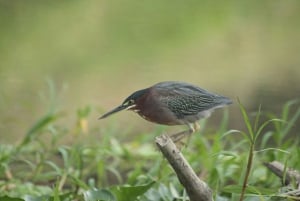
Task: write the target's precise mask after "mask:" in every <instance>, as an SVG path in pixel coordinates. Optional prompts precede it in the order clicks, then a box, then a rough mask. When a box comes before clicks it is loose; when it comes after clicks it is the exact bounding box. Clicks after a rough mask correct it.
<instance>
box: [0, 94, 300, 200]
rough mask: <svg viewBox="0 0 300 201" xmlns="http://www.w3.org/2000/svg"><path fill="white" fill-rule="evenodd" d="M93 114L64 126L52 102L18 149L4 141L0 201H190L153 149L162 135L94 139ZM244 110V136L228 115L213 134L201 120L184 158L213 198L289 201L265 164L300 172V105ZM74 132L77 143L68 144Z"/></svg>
mask: <svg viewBox="0 0 300 201" xmlns="http://www.w3.org/2000/svg"><path fill="white" fill-rule="evenodd" d="M51 94H52V95H53V93H51ZM51 99H53V98H51ZM239 104H240V103H239ZM292 108H293V110H292ZM295 108H296V109H295ZM91 110H92V109H91V107H86V108H82V109H79V110H78V113H77V120H76V122H77V123H76V124H75V126H71V127H66V126H64V125H62V124H61V123H60V121H61V120H63V119H64V118H67V116H66V115H62V113H61V111H56V110H55V107H54V105H53V104H52V105H51V107H50V110H49V111H48V112H47V113H46V114H45V115H44V116H43V117H41V118H40V119H39V120H37V121H36V123H35V124H34V125H33V126H32V127H31V128H30V129H29V131H28V132H27V134H26V135H25V136H24V138H23V139H22V140H20V142H19V143H18V144H1V145H0V200H4V201H15V200H16V201H17V200H20V201H21V200H25V201H42V200H53V201H59V200H66V201H68V200H85V201H96V200H103V201H115V200H118V201H128V200H132V201H133V200H138V201H148V200H149V201H159V200H162V201H172V200H182V201H183V200H187V199H188V198H187V195H186V193H185V191H184V189H183V188H182V186H181V185H180V184H179V182H178V181H177V178H176V176H175V175H174V173H173V171H172V170H171V168H170V167H169V165H168V164H167V162H166V161H165V160H164V159H163V158H162V156H161V154H160V153H159V152H158V151H157V150H156V149H155V147H154V143H153V139H154V136H155V135H159V133H160V132H161V131H157V133H153V134H147V135H144V134H143V135H135V136H134V137H132V139H130V140H127V141H121V140H119V138H118V136H119V135H122V131H121V130H120V131H117V132H116V131H114V130H111V131H100V132H101V138H100V139H96V138H95V135H93V134H94V133H95V132H99V129H97V128H89V127H88V122H87V117H88V116H89V114H90V112H91ZM240 111H241V118H243V119H244V122H245V125H246V128H247V129H246V131H238V130H229V131H228V126H227V124H228V119H229V112H228V110H226V111H225V112H224V116H223V120H222V122H221V124H220V126H219V129H218V130H217V131H215V132H213V133H207V132H206V123H205V121H202V122H201V125H202V131H201V135H200V134H195V135H193V136H192V138H193V139H194V140H192V142H190V144H189V146H187V147H186V148H184V149H183V150H182V151H183V154H184V155H185V156H186V158H187V160H188V161H189V162H190V163H191V165H192V167H193V168H194V170H195V171H196V172H197V174H199V176H200V177H201V178H203V179H204V180H205V181H207V183H208V184H209V186H210V187H211V188H212V189H213V191H214V196H215V200H239V199H240V196H241V194H243V196H244V197H245V199H246V200H273V199H274V200H276V198H280V200H291V199H290V198H289V197H288V196H287V195H286V194H283V193H281V191H280V189H281V186H282V185H281V181H280V179H278V178H277V177H276V176H274V175H273V174H272V173H271V172H269V171H268V170H267V169H266V167H264V166H263V164H262V163H263V162H270V161H273V160H277V161H280V162H282V163H284V164H285V165H286V166H288V167H294V168H296V169H297V168H298V169H300V167H299V158H300V149H299V144H300V142H299V141H300V140H299V137H292V136H290V134H292V133H291V132H290V131H291V129H292V127H293V125H295V124H296V122H297V120H299V116H300V107H299V102H298V101H290V102H288V103H287V104H285V105H284V106H283V109H282V113H281V116H279V117H276V116H274V114H272V113H266V112H262V110H261V108H259V109H258V112H257V113H256V114H255V115H249V114H248V113H247V112H246V110H245V109H244V107H243V106H242V105H241V104H240ZM263 118H266V120H261V119H263ZM252 119H253V121H252ZM158 130H159V129H158ZM70 135H71V136H72V140H71V142H69V143H66V142H65V141H64V139H65V138H66V137H68V136H70ZM149 136H151V137H153V139H152V138H149ZM290 188H295V186H290ZM298 200H299V198H298Z"/></svg>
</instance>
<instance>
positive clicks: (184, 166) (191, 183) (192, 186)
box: [155, 135, 213, 201]
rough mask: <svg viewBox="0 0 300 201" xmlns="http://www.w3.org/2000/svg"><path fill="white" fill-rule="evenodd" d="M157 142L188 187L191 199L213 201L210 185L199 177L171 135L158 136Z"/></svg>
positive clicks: (182, 181)
mask: <svg viewBox="0 0 300 201" xmlns="http://www.w3.org/2000/svg"><path fill="white" fill-rule="evenodd" d="M155 142H156V145H157V147H158V148H159V149H160V151H161V152H162V154H163V155H164V157H165V158H166V159H167V160H168V162H169V164H170V165H171V166H172V168H173V169H174V171H175V173H176V174H177V177H178V179H179V181H180V183H181V184H182V185H183V186H184V188H185V189H186V192H187V194H188V196H189V198H190V201H213V198H212V191H211V189H210V188H209V186H208V185H207V184H206V183H205V182H204V181H202V180H201V179H199V177H198V176H197V175H196V173H195V172H194V170H193V169H192V168H191V166H190V165H189V163H188V162H187V161H186V159H185V158H184V156H183V155H182V153H181V152H180V151H179V150H178V149H177V147H176V145H175V144H174V143H173V141H172V140H171V139H170V137H169V136H168V135H161V136H158V137H156V139H155Z"/></svg>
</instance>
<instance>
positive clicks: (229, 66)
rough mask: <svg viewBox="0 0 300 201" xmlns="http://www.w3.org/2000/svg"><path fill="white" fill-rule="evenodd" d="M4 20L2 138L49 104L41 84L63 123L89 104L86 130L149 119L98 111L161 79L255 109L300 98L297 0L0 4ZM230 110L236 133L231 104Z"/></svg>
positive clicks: (19, 0) (148, 127)
mask: <svg viewBox="0 0 300 201" xmlns="http://www.w3.org/2000/svg"><path fill="white" fill-rule="evenodd" d="M0 23H1V30H0V113H1V116H0V139H1V142H7V143H11V142H16V141H18V140H19V139H20V138H22V137H23V136H24V135H25V133H26V131H27V130H28V129H29V128H30V127H31V125H32V124H33V123H34V122H35V121H36V119H38V118H39V117H40V116H41V115H43V114H44V113H45V112H46V111H47V110H48V108H49V105H50V104H51V103H53V101H51V100H49V99H50V95H49V88H48V86H47V80H52V82H53V83H54V84H55V89H56V94H57V98H56V101H55V102H56V108H57V109H59V110H62V111H63V112H64V114H67V115H66V116H67V117H68V118H66V119H65V121H66V122H65V124H73V123H74V122H75V121H76V111H77V110H78V108H83V107H85V106H86V105H89V106H91V107H92V113H91V115H90V116H89V123H90V125H91V126H94V127H95V126H96V127H99V128H105V127H106V126H111V125H114V126H116V127H118V129H119V130H120V131H121V132H123V131H124V129H125V130H126V129H131V132H132V133H138V132H148V131H149V132H150V131H152V130H153V129H154V127H155V125H153V124H151V123H148V122H146V121H144V120H142V119H140V118H139V117H138V116H137V115H135V114H133V113H126V112H123V113H120V114H119V115H115V116H113V117H111V118H110V119H107V120H103V121H101V122H100V121H98V120H97V117H98V116H100V115H101V114H102V113H104V112H106V111H108V110H109V109H111V108H112V107H114V106H116V105H118V104H120V103H121V102H122V101H123V99H124V98H126V97H127V96H128V95H130V94H131V93H132V92H133V91H135V90H138V89H141V88H145V87H148V86H150V85H152V84H154V83H156V82H159V81H164V80H182V81H186V82H191V83H194V84H197V85H199V86H201V87H203V88H205V89H208V90H210V91H213V92H217V93H220V94H223V95H226V96H229V97H231V98H232V99H234V100H236V97H239V98H240V99H241V101H242V103H243V104H245V105H246V107H247V108H248V109H249V110H253V111H255V110H256V109H257V108H258V105H259V104H262V108H263V109H264V110H269V111H278V110H279V109H280V108H282V106H283V104H284V103H285V102H286V101H288V100H291V99H294V98H299V94H300V81H299V80H300V79H299V78H300V55H299V53H300V1H299V0H266V1H261V0H253V1H233V0H228V1H210V0H188V1H181V0H172V1H158V0H152V1H143V0H132V1H126V0H113V1H107V0H87V1H79V0H74V1H67V0H63V1H55V0H51V1H50V0H48V1H34V0H27V1H23V0H14V1H11V0H1V1H0ZM218 114H219V115H214V116H213V117H212V118H218V116H222V113H220V112H218ZM229 114H230V127H232V128H235V129H238V127H239V126H240V122H241V120H239V119H240V118H241V117H240V114H239V111H238V109H237V106H236V105H235V106H231V107H230V109H229ZM212 121H213V120H212ZM128 127H130V128H128ZM100 134H101V133H100ZM100 134H99V135H100Z"/></svg>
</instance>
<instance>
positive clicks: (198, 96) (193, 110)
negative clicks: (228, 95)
mask: <svg viewBox="0 0 300 201" xmlns="http://www.w3.org/2000/svg"><path fill="white" fill-rule="evenodd" d="M163 90H166V88H164V89H163ZM161 94H164V95H161V96H160V100H161V101H162V102H163V103H164V104H166V105H167V106H168V108H169V109H170V110H171V111H172V112H173V113H174V114H175V115H176V116H177V117H178V118H183V117H184V116H186V115H196V114H198V113H200V112H203V111H205V110H209V109H212V108H214V107H216V106H218V105H221V104H220V102H219V101H218V100H219V99H218V98H220V96H218V95H216V94H212V93H210V92H208V91H206V90H204V89H201V88H199V87H195V86H193V85H182V84H181V85H174V86H172V88H169V91H165V93H161Z"/></svg>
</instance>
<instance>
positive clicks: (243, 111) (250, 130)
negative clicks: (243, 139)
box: [238, 99, 254, 143]
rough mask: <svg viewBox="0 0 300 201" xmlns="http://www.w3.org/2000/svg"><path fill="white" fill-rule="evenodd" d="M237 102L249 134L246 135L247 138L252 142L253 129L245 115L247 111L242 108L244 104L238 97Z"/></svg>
mask: <svg viewBox="0 0 300 201" xmlns="http://www.w3.org/2000/svg"><path fill="white" fill-rule="evenodd" d="M238 103H239V107H240V110H241V112H242V115H243V119H244V122H245V124H246V127H247V129H248V132H249V135H250V136H247V137H248V138H249V140H250V141H251V142H252V143H253V140H254V133H253V129H252V126H251V122H250V120H249V117H248V115H247V112H246V110H245V108H244V106H243V105H242V103H241V102H240V100H239V99H238Z"/></svg>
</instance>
